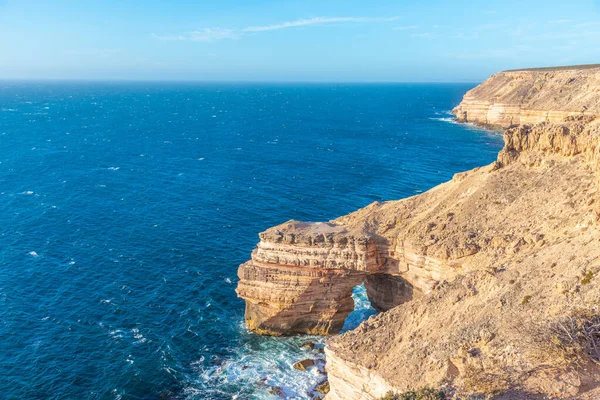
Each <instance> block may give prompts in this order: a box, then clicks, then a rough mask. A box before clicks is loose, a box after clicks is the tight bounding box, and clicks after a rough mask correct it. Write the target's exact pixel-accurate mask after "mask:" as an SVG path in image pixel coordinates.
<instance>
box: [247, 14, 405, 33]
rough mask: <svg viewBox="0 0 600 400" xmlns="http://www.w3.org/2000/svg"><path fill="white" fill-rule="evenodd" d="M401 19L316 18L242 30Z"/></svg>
mask: <svg viewBox="0 0 600 400" xmlns="http://www.w3.org/2000/svg"><path fill="white" fill-rule="evenodd" d="M399 18H400V17H387V18H364V17H314V18H309V19H297V20H295V21H287V22H281V23H279V24H273V25H263V26H249V27H247V28H244V29H242V31H243V32H264V31H274V30H278V29H285V28H295V27H298V26H307V25H322V24H330V23H335V22H386V21H396V20H398V19H399Z"/></svg>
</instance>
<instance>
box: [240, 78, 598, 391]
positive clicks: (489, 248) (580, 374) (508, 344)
mask: <svg viewBox="0 0 600 400" xmlns="http://www.w3.org/2000/svg"><path fill="white" fill-rule="evenodd" d="M571 79H574V80H571ZM594 80H595V82H594ZM536 82H537V83H536ZM539 82H543V83H544V84H543V85H541V86H540V88H539V89H536V90H537V91H532V87H537V86H539V85H538V84H539ZM561 82H562V84H561ZM574 82H577V88H578V89H577V90H574V89H573V88H571V87H569V85H573V84H574ZM582 82H586V83H582ZM594 83H595V86H594ZM531 85H533V86H531ZM536 85H537V86H536ZM599 87H600V67H599V68H597V67H585V68H580V69H577V68H563V69H550V70H543V69H542V70H523V71H508V72H503V73H500V74H496V75H494V76H492V77H491V78H490V79H489V80H488V81H486V82H484V83H483V84H481V85H480V86H478V87H477V88H474V89H472V90H471V91H469V92H468V93H467V95H465V99H464V100H463V102H462V103H461V104H460V105H459V106H458V107H457V108H456V109H455V112H456V113H457V115H458V118H459V119H463V120H466V121H469V122H477V123H483V124H493V125H503V126H508V125H510V126H511V127H510V128H509V129H508V130H506V131H505V133H504V142H505V145H504V148H503V149H502V150H501V151H500V153H499V155H498V160H497V161H496V162H494V163H492V164H490V165H488V166H485V167H481V168H476V169H475V170H472V171H468V172H464V173H460V174H456V175H455V176H454V178H453V179H452V180H451V181H449V182H446V183H444V184H441V185H439V186H437V187H435V188H433V189H431V190H429V191H428V192H425V193H423V194H420V195H418V196H414V197H410V198H407V199H403V200H399V201H388V202H384V203H373V204H371V205H369V206H368V207H365V208H363V209H361V210H358V211H356V212H354V213H352V214H349V215H347V216H343V217H340V218H338V219H336V220H333V221H329V222H327V223H301V222H297V221H290V222H288V223H285V224H282V225H280V226H277V227H274V228H271V229H269V230H267V231H266V232H264V233H262V234H261V235H260V243H259V244H258V246H257V248H256V249H255V250H254V252H253V254H252V259H251V260H250V261H248V262H247V263H245V264H242V265H241V266H240V269H239V277H240V282H239V286H238V289H237V292H238V295H239V296H240V297H242V298H244V299H245V300H246V323H247V325H248V327H249V329H251V330H253V331H255V332H257V333H259V334H271V335H285V334H297V333H318V334H332V333H336V332H338V331H339V330H340V329H341V326H342V324H343V321H344V319H345V318H346V316H347V315H348V313H349V312H350V311H352V308H353V304H352V299H351V297H350V295H351V291H352V288H353V287H354V286H356V285H357V284H360V283H362V282H364V284H365V286H366V289H367V294H368V297H369V299H370V300H371V302H372V304H373V305H374V307H375V308H376V309H377V310H378V311H383V312H381V313H380V314H379V315H377V316H373V317H371V318H369V320H367V321H365V322H363V323H362V324H361V325H360V326H359V327H358V328H357V329H355V330H353V331H350V332H346V333H344V334H343V335H339V336H333V337H332V338H330V339H329V340H328V343H327V347H326V349H325V353H326V358H327V372H328V378H329V383H330V388H331V391H330V392H329V394H328V395H327V399H328V400H338V399H343V400H354V399H356V400H358V399H372V400H376V399H379V398H381V397H382V396H384V395H385V394H386V393H388V392H393V393H403V392H407V391H409V390H415V389H419V388H422V387H432V388H435V389H440V390H444V391H445V393H446V394H447V395H448V396H457V398H461V396H470V395H481V396H487V397H488V398H504V399H520V398H523V399H524V398H545V397H544V396H546V397H547V396H550V397H552V398H565V399H566V398H572V399H576V398H577V399H584V398H589V399H592V398H600V310H598V305H599V304H600V289H599V287H598V282H599V281H598V279H600V277H599V275H600V230H599V227H600V207H599V202H600V192H599V189H600V188H599V186H598V185H599V183H600V119H596V118H595V115H600V113H599V114H596V112H597V111H598V108H599V107H600V101H599V99H600V92H599V91H598V88H599ZM540 93H541V94H540ZM551 99H555V100H553V101H554V102H555V103H552V100H551ZM496 101H500V102H501V103H502V104H505V105H506V104H510V107H512V108H510V110H513V111H510V113H509V112H503V113H496V114H494V113H491V114H490V112H489V111H490V108H487V111H485V110H486V108H485V107H488V106H490V105H491V106H490V107H492V108H493V107H494V104H500V103H496ZM482 104H487V105H486V106H485V107H480V105H482ZM553 104H554V105H553ZM584 108H585V110H584ZM477 110H480V111H477ZM481 110H484V111H481ZM505 110H507V108H505ZM515 110H516V111H515ZM531 111H536V112H538V111H540V112H542V113H545V114H543V115H544V117H543V122H539V123H535V124H526V123H523V122H526V121H535V119H536V118H538V117H535V118H534V117H533V115H534V114H532V113H531ZM490 115H491V116H492V117H490ZM536 115H537V114H536ZM539 115H542V114H539ZM531 118H533V119H531ZM516 124H518V125H516Z"/></svg>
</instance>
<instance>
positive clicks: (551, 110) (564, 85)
mask: <svg viewBox="0 0 600 400" xmlns="http://www.w3.org/2000/svg"><path fill="white" fill-rule="evenodd" d="M452 112H453V113H454V115H456V118H457V119H458V120H459V121H462V122H473V123H476V124H481V125H489V126H495V127H502V128H507V127H509V126H511V125H517V124H535V123H539V122H552V123H555V122H562V121H563V120H564V118H565V117H568V116H598V115H600V65H588V66H580V67H563V68H538V69H528V70H518V71H505V72H500V73H497V74H495V75H492V76H491V77H490V78H489V79H488V80H486V81H485V82H484V83H483V84H481V85H479V86H477V87H476V88H474V89H472V90H470V91H468V92H467V93H466V94H465V96H464V98H463V101H462V102H461V103H460V105H459V106H458V107H456V108H455V109H454V110H453V111H452Z"/></svg>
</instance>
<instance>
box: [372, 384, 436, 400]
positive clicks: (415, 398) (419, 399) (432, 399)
mask: <svg viewBox="0 0 600 400" xmlns="http://www.w3.org/2000/svg"><path fill="white" fill-rule="evenodd" d="M445 399H446V395H445V394H444V392H442V391H441V390H436V389H432V388H428V387H424V388H421V389H419V390H411V391H409V392H404V393H402V394H396V393H392V392H388V393H387V394H386V395H385V396H383V397H382V398H381V400H445Z"/></svg>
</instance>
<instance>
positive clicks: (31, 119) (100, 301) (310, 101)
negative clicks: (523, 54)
mask: <svg viewBox="0 0 600 400" xmlns="http://www.w3.org/2000/svg"><path fill="white" fill-rule="evenodd" d="M472 86H473V85H469V84H369V85H359V84H356V85H347V84H303V85H300V84H277V85H276V84H225V83H221V84H195V83H85V82H77V83H75V82H51V83H48V82H46V83H41V82H37V83H36V82H27V83H22V82H21V83H20V82H0V148H1V149H2V150H1V151H0V201H1V204H2V213H1V214H0V397H1V398H7V399H160V398H166V399H231V398H237V399H268V398H276V396H275V395H274V394H273V390H272V389H271V387H273V386H278V387H281V388H282V390H283V392H284V393H285V395H286V396H287V397H288V398H298V399H304V398H310V397H309V396H310V394H309V391H310V388H311V387H312V386H314V385H315V384H316V383H318V382H319V381H320V380H321V379H322V376H321V375H320V373H319V371H318V369H317V368H312V369H310V370H309V371H308V372H300V371H296V370H294V369H292V367H291V365H292V363H293V362H295V361H299V360H301V359H303V358H306V357H309V356H310V357H314V356H315V355H314V354H313V353H312V352H311V351H310V350H306V349H302V348H301V345H302V344H303V343H304V342H306V340H308V339H307V338H263V337H257V336H255V335H252V334H249V333H248V332H247V331H246V330H245V328H244V325H243V311H244V304H243V301H241V300H240V299H237V298H236V296H235V293H234V289H235V286H236V282H237V277H236V270H237V266H238V264H240V263H241V262H243V261H245V260H246V259H247V258H248V257H249V255H250V252H251V250H252V248H253V247H254V245H255V244H256V242H257V241H258V237H257V233H258V232H260V231H262V230H264V229H266V228H268V227H270V226H272V225H275V224H279V223H281V222H284V221H286V220H288V219H291V218H294V219H300V220H309V221H317V220H328V219H331V218H335V217H337V216H339V215H342V214H345V213H348V212H350V211H353V210H355V209H357V208H359V207H363V206H366V205H367V204H369V203H371V202H373V201H376V200H378V201H381V200H389V199H399V198H402V197H406V196H411V195H414V194H416V193H420V192H421V191H424V190H427V189H428V188H430V187H432V186H434V185H436V184H438V183H440V182H442V181H444V180H447V179H449V178H450V177H451V176H452V174H453V173H455V172H458V171H462V170H467V169H470V168H473V167H475V166H479V165H483V164H486V163H489V162H491V161H492V160H493V159H495V156H496V153H497V151H498V149H499V148H500V145H501V138H500V136H499V135H498V134H497V133H494V132H488V131H483V130H480V129H477V128H474V127H470V126H465V125H458V124H453V123H450V122H449V118H448V117H449V114H448V111H449V110H450V109H451V108H452V107H453V106H454V105H456V104H457V103H458V102H459V101H460V99H461V97H462V95H463V94H464V92H465V91H466V90H468V89H469V88H470V87H472ZM356 296H357V301H358V306H357V309H358V310H357V311H356V312H355V314H354V315H353V316H352V317H351V319H350V320H349V321H347V324H348V326H347V328H351V327H352V326H356V324H357V323H358V322H359V321H360V320H361V319H362V318H364V317H365V316H367V315H370V314H371V313H373V311H372V310H370V309H369V305H368V302H367V301H365V299H364V293H363V292H361V290H360V288H358V289H357V291H356ZM309 339H310V340H314V341H316V342H318V343H322V341H323V340H322V339H320V338H309Z"/></svg>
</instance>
